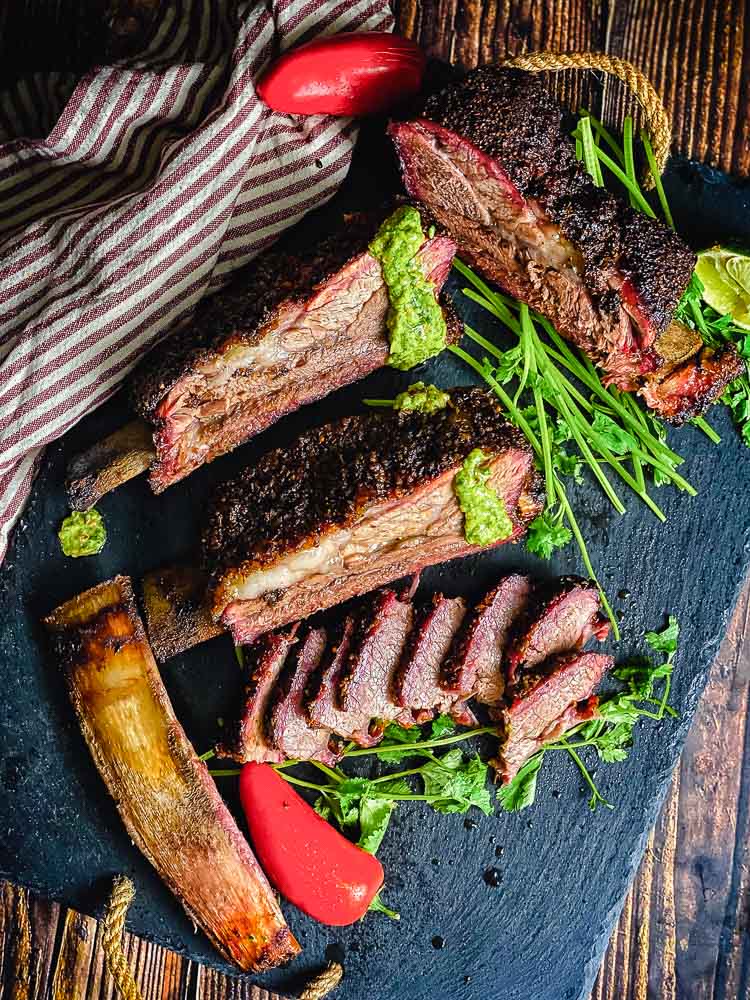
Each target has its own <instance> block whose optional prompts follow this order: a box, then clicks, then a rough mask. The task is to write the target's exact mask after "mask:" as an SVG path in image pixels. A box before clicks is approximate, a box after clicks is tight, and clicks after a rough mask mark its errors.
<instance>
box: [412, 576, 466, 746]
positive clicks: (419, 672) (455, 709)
mask: <svg viewBox="0 0 750 1000" xmlns="http://www.w3.org/2000/svg"><path fill="white" fill-rule="evenodd" d="M465 614H466V604H465V602H464V601H463V600H462V598H460V597H454V598H450V597H443V595H442V594H434V595H433V597H432V600H431V602H430V603H429V604H428V605H426V606H425V607H423V608H420V609H418V611H417V612H416V613H415V615H414V624H413V626H412V629H411V632H410V633H409V636H408V638H407V641H406V645H405V646H404V652H403V655H402V657H401V662H400V663H399V665H398V670H397V671H396V676H395V679H394V685H393V690H394V694H395V697H396V701H397V702H398V704H399V705H402V706H403V707H404V708H410V709H411V710H412V711H413V713H414V718H415V721H416V722H418V723H420V724H421V723H423V722H427V720H428V719H431V718H432V717H433V715H434V714H435V712H436V711H437V712H440V713H442V714H448V715H450V716H451V717H452V718H453V719H454V720H455V721H456V722H457V723H458V724H459V725H461V726H471V725H474V723H475V722H476V720H475V718H474V715H473V713H472V712H471V710H470V709H469V708H468V707H467V706H466V705H465V704H464V703H463V702H462V701H460V700H459V699H458V697H457V696H456V695H454V694H449V693H448V692H447V691H444V690H443V689H442V688H441V687H440V671H441V668H442V665H443V660H444V659H445V657H446V655H447V653H448V650H449V648H450V645H451V642H452V641H453V637H454V636H455V634H456V632H457V631H458V629H459V628H460V625H461V622H462V621H463V619H464V615H465Z"/></svg>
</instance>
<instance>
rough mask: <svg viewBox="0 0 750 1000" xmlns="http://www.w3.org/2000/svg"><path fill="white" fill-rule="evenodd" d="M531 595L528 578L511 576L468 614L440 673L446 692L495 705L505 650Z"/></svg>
mask: <svg viewBox="0 0 750 1000" xmlns="http://www.w3.org/2000/svg"><path fill="white" fill-rule="evenodd" d="M530 594H531V581H530V580H529V578H528V577H527V576H519V575H518V574H512V575H511V576H506V577H505V579H504V580H501V582H500V583H499V584H498V585H497V587H495V589H494V590H491V591H490V592H489V594H487V595H486V597H484V599H483V600H482V601H481V602H480V603H479V604H478V605H477V607H476V608H474V610H473V611H471V612H470V613H469V615H467V617H466V620H465V621H464V624H463V627H462V628H461V631H460V632H459V633H458V635H457V636H456V639H455V642H454V643H453V646H452V648H451V651H450V654H449V656H448V657H447V659H446V661H445V663H444V665H443V670H442V675H441V681H442V684H443V687H444V688H445V689H446V690H447V691H452V692H454V694H455V695H460V696H461V697H463V698H469V697H474V698H476V700H477V701H479V702H481V703H482V704H484V705H496V704H497V703H498V702H499V701H500V699H501V698H502V696H503V694H504V692H505V674H504V667H505V647H506V644H507V642H508V636H509V634H510V630H511V628H512V626H513V624H514V623H515V622H516V621H517V620H518V618H519V615H521V613H522V612H523V611H524V610H525V609H526V606H527V604H528V601H529V596H530Z"/></svg>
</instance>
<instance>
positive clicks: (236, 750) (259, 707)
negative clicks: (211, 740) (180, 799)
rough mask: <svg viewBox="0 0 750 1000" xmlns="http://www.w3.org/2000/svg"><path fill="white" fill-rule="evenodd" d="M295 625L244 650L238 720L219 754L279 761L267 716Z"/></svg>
mask: <svg viewBox="0 0 750 1000" xmlns="http://www.w3.org/2000/svg"><path fill="white" fill-rule="evenodd" d="M296 633H297V625H296V624H295V625H292V626H291V627H290V628H287V629H284V630H281V631H278V632H269V633H268V635H264V636H261V638H260V639H256V641H255V642H254V643H253V644H252V645H251V646H247V647H245V648H244V650H243V660H244V666H243V670H244V672H245V677H246V682H245V691H244V696H243V707H242V712H241V714H240V716H239V719H238V720H237V721H236V723H235V724H234V725H233V726H232V728H231V729H230V730H229V732H228V733H227V737H226V739H225V740H224V741H223V742H222V743H220V744H219V745H218V746H217V747H216V752H217V754H218V755H219V756H220V757H231V758H232V759H233V760H236V761H237V762H238V763H240V764H246V763H247V762H248V761H256V762H259V763H262V762H267V763H271V764H274V763H278V762H279V761H282V760H284V754H283V753H282V752H281V751H280V750H279V749H278V747H275V746H273V745H272V744H271V743H270V742H269V740H268V736H267V725H266V718H267V714H268V708H269V705H270V703H271V698H272V695H273V692H274V690H275V687H276V681H277V680H278V677H279V674H280V673H281V671H282V670H283V669H284V664H285V663H286V660H287V657H288V655H289V651H290V649H291V648H292V645H293V643H294V642H295V637H296Z"/></svg>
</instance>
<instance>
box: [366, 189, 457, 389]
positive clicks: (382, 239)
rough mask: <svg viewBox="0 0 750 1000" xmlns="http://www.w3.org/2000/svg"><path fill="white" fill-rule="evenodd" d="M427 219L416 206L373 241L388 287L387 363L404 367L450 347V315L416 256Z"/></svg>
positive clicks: (396, 216)
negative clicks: (448, 340)
mask: <svg viewBox="0 0 750 1000" xmlns="http://www.w3.org/2000/svg"><path fill="white" fill-rule="evenodd" d="M424 239H425V236H424V233H423V232H422V219H421V217H420V215H419V212H418V211H417V210H416V208H414V207H413V206H411V205H402V206H401V208H397V209H396V211H395V212H394V213H393V214H392V215H390V216H389V217H388V218H387V219H386V220H385V222H384V223H383V225H382V226H381V227H380V229H379V230H378V232H377V235H376V236H375V238H374V239H373V240H372V242H371V243H370V246H369V250H370V253H371V254H372V255H373V256H374V257H377V258H378V260H379V261H380V265H381V267H382V269H383V277H384V279H385V283H386V286H387V288H388V299H389V302H390V307H389V310H388V319H387V326H388V334H389V338H390V344H391V350H390V355H389V357H388V364H389V365H392V366H393V367H394V368H399V369H400V370H401V371H405V370H406V369H408V368H413V367H414V366H415V365H418V364H421V363H422V362H423V361H426V360H427V359H428V358H432V357H434V356H435V355H436V354H439V353H440V352H441V351H442V350H443V348H444V347H445V341H446V336H447V330H446V326H445V317H444V316H443V310H442V309H441V308H440V304H439V302H438V300H437V299H436V298H435V289H434V288H433V286H432V285H431V284H430V282H429V281H428V280H427V278H426V277H425V275H424V272H423V271H422V268H421V266H420V263H419V260H418V258H417V252H418V250H419V248H420V247H421V246H422V244H423V243H424Z"/></svg>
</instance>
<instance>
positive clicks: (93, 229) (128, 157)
mask: <svg viewBox="0 0 750 1000" xmlns="http://www.w3.org/2000/svg"><path fill="white" fill-rule="evenodd" d="M392 27H393V20H392V17H391V13H390V9H389V6H388V3H387V0H353V2H352V0H340V2H335V0H334V2H328V0H266V2H265V3H260V2H258V0H246V2H242V3H237V2H236V0H234V2H230V0H174V2H173V3H172V4H171V5H167V6H166V9H164V10H163V11H162V13H161V20H160V21H159V24H158V26H157V27H156V30H155V33H154V36H153V38H152V39H151V41H150V43H149V46H148V49H147V51H146V52H145V53H143V54H141V55H140V56H139V58H138V60H137V61H134V60H131V61H128V62H125V63H122V64H118V65H115V66H106V67H100V68H97V69H94V70H92V71H91V72H90V73H89V74H87V75H86V76H85V77H84V78H83V79H82V80H80V81H79V82H77V83H76V82H75V81H70V80H69V79H68V78H67V77H66V76H64V75H62V74H46V75H40V74H37V75H36V76H34V77H31V78H30V79H28V80H25V81H23V82H21V83H19V84H18V85H17V86H16V87H15V88H14V90H13V92H12V93H11V92H9V93H6V94H2V95H0V562H1V561H2V559H3V557H4V555H5V552H6V550H7V544H8V536H9V532H10V529H11V527H12V526H13V524H14V522H15V521H16V520H17V518H18V517H19V515H20V513H21V511H22V510H23V506H24V503H25V501H26V499H27V497H28V494H29V491H30V489H31V485H32V482H33V478H34V473H35V471H36V467H37V464H38V459H39V456H40V454H41V450H42V449H43V447H44V445H45V444H48V443H49V442H50V441H53V440H54V439H55V438H57V437H59V436H60V435H61V434H63V433H65V431H66V430H67V429H68V428H69V427H71V426H72V425H73V424H74V423H76V421H78V420H80V419H81V417H83V416H84V415H85V414H86V413H89V412H90V411H91V410H92V409H93V408H94V407H96V406H98V405H99V404H100V403H102V402H103V401H104V400H105V399H107V398H108V397H109V396H110V395H111V394H112V393H113V392H114V390H115V389H116V388H117V386H118V384H119V383H120V382H121V381H122V379H123V378H124V377H125V375H126V374H127V373H128V371H130V369H131V368H132V367H133V365H134V364H135V363H136V361H137V360H138V358H139V357H140V356H141V355H142V354H143V352H144V351H145V350H146V349H147V348H148V347H149V346H150V345H151V344H153V343H154V341H155V340H157V339H158V338H159V337H160V336H161V335H163V334H164V333H165V331H167V330H169V329H170V328H172V327H174V326H175V324H177V323H179V322H180V321H181V320H184V319H185V318H186V317H187V315H188V314H189V313H190V312H191V311H192V309H193V308H194V306H195V304H196V303H197V302H198V300H199V299H200V298H201V297H202V296H203V295H204V294H205V293H206V292H207V291H210V290H213V289H215V288H216V287H218V286H219V285H221V284H222V283H223V282H225V281H226V279H227V277H228V276H229V275H230V274H231V272H232V271H234V270H236V269H237V268H238V267H241V266H242V265H243V264H246V263H247V262H248V261H249V260H251V259H252V258H253V257H254V256H256V255H257V254H258V253H259V251H260V250H262V249H263V248H264V247H266V246H267V245H268V244H269V243H271V242H272V241H273V240H274V239H276V237H277V236H278V235H279V234H280V233H281V232H282V231H283V230H284V229H286V228H287V227H288V226H291V225H292V224H293V223H295V222H296V221H298V220H299V219H300V218H301V217H302V216H303V215H304V214H305V212H307V211H309V210H310V209H311V208H314V207H316V206H318V205H320V204H322V203H323V202H324V201H326V200H327V199H328V198H330V197H331V195H332V194H333V193H334V192H335V190H336V188H337V187H338V185H339V184H340V183H341V181H342V180H343V178H344V176H345V174H346V172H347V169H348V167H349V163H350V159H351V153H352V148H353V145H354V142H355V139H356V129H355V127H354V125H353V123H352V122H351V121H350V120H348V119H341V118H330V117H327V116H323V115H315V116H311V117H307V118H296V117H292V116H289V115H283V114H279V113H276V112H272V111H270V110H269V109H268V108H267V107H265V105H263V104H262V103H261V102H260V101H259V100H258V98H257V96H256V94H255V90H254V87H253V80H254V79H255V78H257V76H258V74H259V72H260V71H261V70H262V69H263V67H264V66H265V65H266V63H267V62H268V61H269V60H270V59H271V58H272V57H273V56H274V55H276V54H277V53H278V52H279V51H283V50H284V49H286V48H288V47H290V46H291V45H294V44H299V43H301V42H304V41H307V40H309V39H310V38H312V37H314V36H315V35H318V34H334V33H337V32H340V31H355V30H381V31H383V30H391V29H392ZM50 129H51V131H49V130H50ZM48 132H49V134H47V133H48ZM45 134H47V138H46V139H35V138H31V139H30V138H18V137H19V136H26V137H28V136H36V135H41V136H43V135H45Z"/></svg>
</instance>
